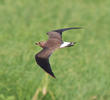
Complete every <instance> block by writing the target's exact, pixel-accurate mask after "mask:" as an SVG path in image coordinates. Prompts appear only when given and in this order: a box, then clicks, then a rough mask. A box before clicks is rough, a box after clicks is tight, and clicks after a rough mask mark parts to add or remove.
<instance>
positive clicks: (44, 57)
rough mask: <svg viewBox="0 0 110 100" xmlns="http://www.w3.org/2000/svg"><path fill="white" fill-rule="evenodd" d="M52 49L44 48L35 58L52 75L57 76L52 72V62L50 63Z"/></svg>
mask: <svg viewBox="0 0 110 100" xmlns="http://www.w3.org/2000/svg"><path fill="white" fill-rule="evenodd" d="M51 53H52V51H51V50H49V48H44V49H43V50H41V51H40V52H39V53H38V54H36V55H35V59H36V62H37V64H38V65H39V66H40V67H41V68H42V69H43V70H44V71H46V72H47V73H48V74H50V75H51V76H52V77H54V78H55V75H54V73H53V72H52V69H51V66H50V63H49V57H50V55H51Z"/></svg>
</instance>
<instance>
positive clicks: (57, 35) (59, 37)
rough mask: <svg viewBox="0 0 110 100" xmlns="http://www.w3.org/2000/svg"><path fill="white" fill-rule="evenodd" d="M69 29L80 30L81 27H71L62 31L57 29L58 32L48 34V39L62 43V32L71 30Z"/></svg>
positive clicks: (53, 31)
mask: <svg viewBox="0 0 110 100" xmlns="http://www.w3.org/2000/svg"><path fill="white" fill-rule="evenodd" d="M71 29H81V27H72V28H63V29H58V30H52V31H51V32H48V33H47V34H48V36H49V38H57V39H59V40H61V41H62V32H64V31H66V30H71Z"/></svg>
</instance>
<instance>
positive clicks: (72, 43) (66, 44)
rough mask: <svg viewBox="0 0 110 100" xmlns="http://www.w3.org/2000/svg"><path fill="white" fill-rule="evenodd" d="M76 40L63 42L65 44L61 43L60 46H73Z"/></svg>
mask: <svg viewBox="0 0 110 100" xmlns="http://www.w3.org/2000/svg"><path fill="white" fill-rule="evenodd" d="M75 43H76V42H63V44H61V46H60V48H65V47H71V46H74V44H75Z"/></svg>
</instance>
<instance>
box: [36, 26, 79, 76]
mask: <svg viewBox="0 0 110 100" xmlns="http://www.w3.org/2000/svg"><path fill="white" fill-rule="evenodd" d="M71 29H81V27H72V28H64V29H58V30H53V31H51V32H48V33H47V35H48V37H49V38H48V40H47V41H41V42H37V43H36V45H38V46H40V47H41V48H43V49H42V50H41V51H40V52H38V53H37V54H36V55H35V60H36V62H37V64H38V65H39V66H40V67H41V68H42V69H43V70H44V71H46V72H47V73H48V74H49V75H51V76H52V77H54V78H56V77H55V75H54V73H53V72H52V69H51V66H50V63H49V57H50V56H51V54H52V53H53V52H54V51H55V50H56V49H59V48H65V47H71V46H73V45H74V44H75V43H76V42H64V41H63V40H62V32H64V31H66V30H71Z"/></svg>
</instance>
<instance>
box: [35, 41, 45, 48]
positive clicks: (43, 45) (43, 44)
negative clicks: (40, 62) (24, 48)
mask: <svg viewBox="0 0 110 100" xmlns="http://www.w3.org/2000/svg"><path fill="white" fill-rule="evenodd" d="M35 44H36V45H39V46H40V47H42V48H44V47H45V42H37V43H35Z"/></svg>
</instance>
